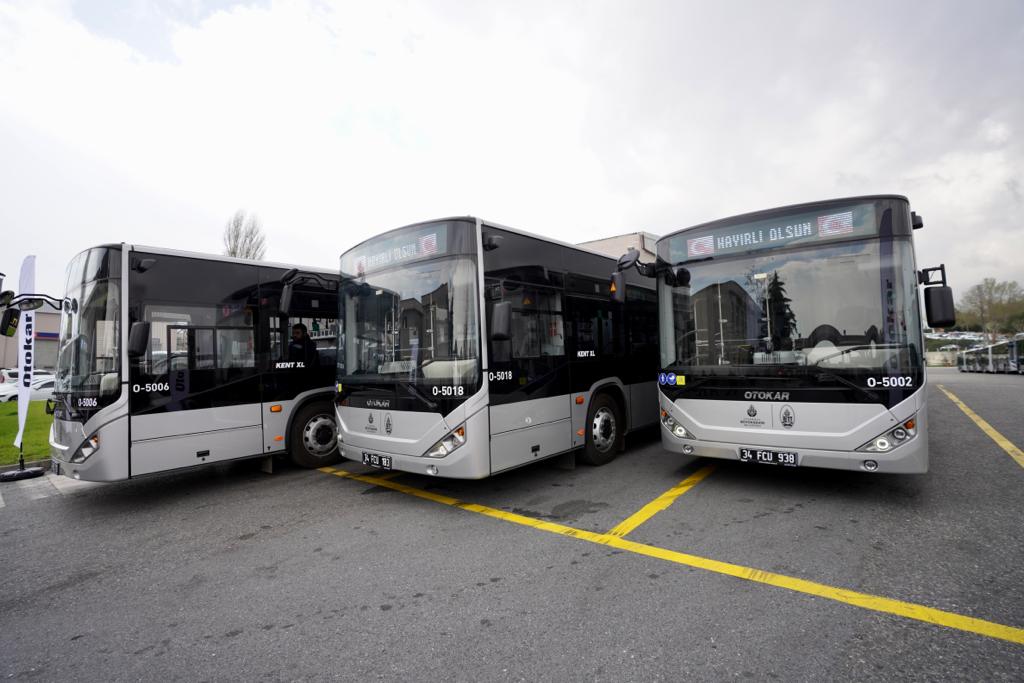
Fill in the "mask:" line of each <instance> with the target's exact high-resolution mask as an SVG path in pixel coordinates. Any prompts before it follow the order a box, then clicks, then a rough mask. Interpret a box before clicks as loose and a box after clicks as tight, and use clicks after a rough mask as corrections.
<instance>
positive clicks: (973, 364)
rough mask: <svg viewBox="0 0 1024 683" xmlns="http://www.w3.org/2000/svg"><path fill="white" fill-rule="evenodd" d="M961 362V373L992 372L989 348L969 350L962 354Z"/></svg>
mask: <svg viewBox="0 0 1024 683" xmlns="http://www.w3.org/2000/svg"><path fill="white" fill-rule="evenodd" d="M959 361H960V362H959V363H958V365H959V367H960V371H961V372H991V370H990V368H991V367H992V365H991V349H990V347H988V346H983V347H981V348H977V349H967V350H965V351H962V352H961V353H960V358H959Z"/></svg>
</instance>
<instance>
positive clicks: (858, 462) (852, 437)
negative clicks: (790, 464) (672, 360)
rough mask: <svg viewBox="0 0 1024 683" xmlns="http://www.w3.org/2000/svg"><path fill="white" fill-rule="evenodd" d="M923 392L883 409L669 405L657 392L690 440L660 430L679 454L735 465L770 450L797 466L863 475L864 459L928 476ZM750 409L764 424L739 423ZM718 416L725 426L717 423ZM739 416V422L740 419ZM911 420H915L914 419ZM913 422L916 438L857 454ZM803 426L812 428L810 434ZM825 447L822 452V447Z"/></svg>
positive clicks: (719, 403) (888, 469)
mask: <svg viewBox="0 0 1024 683" xmlns="http://www.w3.org/2000/svg"><path fill="white" fill-rule="evenodd" d="M925 395H926V393H925V387H922V388H921V389H920V390H918V391H917V392H915V393H914V394H913V395H912V396H910V397H908V398H907V399H905V400H904V401H902V402H900V403H898V404H897V405H895V406H893V407H892V409H891V410H887V409H886V408H885V406H883V405H878V404H855V403H846V404H841V405H837V404H835V403H785V402H757V401H700V400H692V399H691V400H677V401H675V402H674V403H673V402H671V401H669V400H668V399H667V398H666V397H665V396H664V394H662V393H661V392H659V396H660V400H661V408H662V409H663V410H665V411H667V412H668V413H669V415H670V416H672V418H673V419H675V420H676V421H677V422H678V423H680V424H682V425H683V426H684V427H686V429H687V430H689V431H690V433H691V434H692V435H693V436H694V437H695V438H693V439H680V438H678V437H676V436H675V435H673V434H672V433H671V432H669V430H668V428H667V427H665V425H664V423H662V426H661V443H662V446H663V447H664V448H665V449H666V450H668V451H671V452H674V453H682V452H683V447H684V446H692V447H693V449H694V451H693V453H692V455H695V456H701V457H708V458H721V459H725V460H739V459H740V454H739V449H740V448H774V449H779V450H787V451H796V452H797V453H798V454H799V461H798V464H799V465H800V466H801V467H824V468H829V469H841V470H856V471H863V469H864V468H863V466H862V463H863V461H865V460H874V461H876V462H877V463H878V469H877V472H890V473H908V474H910V473H918V474H920V473H924V472H927V471H928V440H927V434H928V416H927V404H926V402H925V398H924V397H925ZM751 406H753V407H754V409H755V410H756V411H757V414H758V416H761V415H764V416H765V417H764V418H762V419H763V420H764V421H765V423H766V424H765V425H764V426H763V427H762V426H745V425H741V424H739V420H741V419H744V418H747V419H748V424H750V423H751V422H752V421H753V420H754V419H757V418H751V416H749V415H748V414H747V410H748V409H749V408H750V407H751ZM783 406H788V407H789V408H790V410H791V411H793V412H794V413H795V414H796V423H795V424H794V425H793V427H792V428H791V429H786V428H784V427H781V426H774V427H768V424H767V423H768V421H769V420H772V421H773V422H772V424H773V425H778V420H779V414H780V413H781V410H782V408H783ZM723 415H726V416H728V418H727V419H728V420H729V424H728V425H726V424H722V423H723V422H724V419H723V418H722V416H723ZM740 416H743V417H740ZM915 416H916V417H915ZM911 417H915V419H916V421H917V435H916V436H915V437H914V438H912V439H910V440H909V441H907V442H906V443H904V444H902V445H899V446H896V447H895V448H893V449H892V450H891V451H889V452H887V453H873V452H863V451H857V449H858V448H860V447H861V446H863V445H864V444H865V443H868V442H869V441H871V440H872V439H874V438H876V437H878V436H879V435H881V434H884V433H885V432H886V431H888V430H889V429H892V428H893V427H895V426H896V425H898V424H901V423H903V422H905V421H906V420H909V419H910V418H911ZM807 426H811V427H813V429H809V428H808V427H807ZM823 446H827V448H825V447H823Z"/></svg>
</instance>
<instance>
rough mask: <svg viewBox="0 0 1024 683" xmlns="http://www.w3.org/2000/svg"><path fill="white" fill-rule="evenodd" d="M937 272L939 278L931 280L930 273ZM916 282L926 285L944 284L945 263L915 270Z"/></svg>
mask: <svg viewBox="0 0 1024 683" xmlns="http://www.w3.org/2000/svg"><path fill="white" fill-rule="evenodd" d="M936 272H937V273H939V279H938V280H936V281H934V282H933V281H932V273H936ZM917 282H918V284H921V285H924V286H925V287H928V286H930V285H941V286H943V287H945V286H946V264H945V263H942V264H939V265H938V266H936V267H935V268H922V269H921V270H919V271H918V272H917Z"/></svg>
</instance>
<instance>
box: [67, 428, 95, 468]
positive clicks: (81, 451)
mask: <svg viewBox="0 0 1024 683" xmlns="http://www.w3.org/2000/svg"><path fill="white" fill-rule="evenodd" d="M99 449H100V435H99V434H93V435H92V436H90V437H89V438H88V439H86V440H85V443H83V444H82V445H81V446H79V447H78V450H77V451H75V454H74V455H73V456H72V457H71V462H74V463H83V462H85V461H86V460H88V459H89V456H91V455H92V454H93V453H95V452H96V451H98V450H99Z"/></svg>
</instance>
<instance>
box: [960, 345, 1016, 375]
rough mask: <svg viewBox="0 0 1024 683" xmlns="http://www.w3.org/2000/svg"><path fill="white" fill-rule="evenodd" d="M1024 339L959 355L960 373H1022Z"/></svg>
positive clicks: (967, 351)
mask: <svg viewBox="0 0 1024 683" xmlns="http://www.w3.org/2000/svg"><path fill="white" fill-rule="evenodd" d="M1022 362H1024V338H1014V339H1010V340H1007V341H1003V342H998V343H996V344H992V345H990V346H984V347H982V348H978V349H968V350H966V351H963V352H961V353H960V356H959V357H958V358H957V366H958V367H959V368H960V371H961V372H994V373H1024V367H1022Z"/></svg>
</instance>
